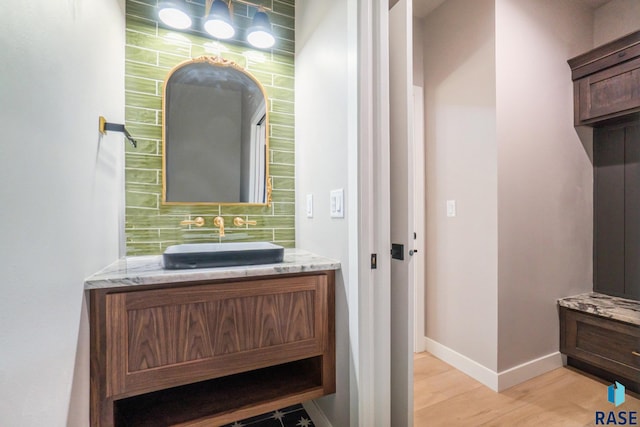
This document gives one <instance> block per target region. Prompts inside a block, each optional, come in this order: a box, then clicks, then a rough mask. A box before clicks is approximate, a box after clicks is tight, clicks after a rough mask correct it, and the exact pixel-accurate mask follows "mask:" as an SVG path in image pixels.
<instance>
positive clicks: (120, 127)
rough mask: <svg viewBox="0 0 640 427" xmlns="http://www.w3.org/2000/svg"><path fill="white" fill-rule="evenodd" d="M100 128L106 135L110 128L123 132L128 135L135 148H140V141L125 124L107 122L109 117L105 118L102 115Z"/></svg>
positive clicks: (99, 123) (99, 122)
mask: <svg viewBox="0 0 640 427" xmlns="http://www.w3.org/2000/svg"><path fill="white" fill-rule="evenodd" d="M98 130H99V131H100V133H101V134H103V135H105V134H106V133H107V131H108V130H112V131H114V132H122V133H124V136H126V137H127V139H128V140H129V142H130V143H131V145H133V147H134V148H138V142H137V141H136V140H135V139H133V138H132V137H131V134H130V133H129V131H128V130H127V129H126V128H125V127H124V125H119V124H116V123H107V119H105V118H104V117H103V116H100V118H99V121H98Z"/></svg>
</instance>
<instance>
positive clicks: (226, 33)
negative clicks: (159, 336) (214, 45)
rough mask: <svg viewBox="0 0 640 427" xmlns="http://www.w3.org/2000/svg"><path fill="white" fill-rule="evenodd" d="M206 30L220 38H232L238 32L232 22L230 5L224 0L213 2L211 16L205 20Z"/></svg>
mask: <svg viewBox="0 0 640 427" xmlns="http://www.w3.org/2000/svg"><path fill="white" fill-rule="evenodd" d="M204 30H205V31H206V32H207V33H209V34H211V35H212V36H213V37H215V38H218V39H230V38H231V37H233V35H234V34H235V33H236V30H235V28H233V25H232V24H231V14H230V13H229V6H228V5H227V4H226V3H225V2H224V1H222V0H214V1H213V3H211V10H210V11H209V16H207V18H206V20H205V21H204Z"/></svg>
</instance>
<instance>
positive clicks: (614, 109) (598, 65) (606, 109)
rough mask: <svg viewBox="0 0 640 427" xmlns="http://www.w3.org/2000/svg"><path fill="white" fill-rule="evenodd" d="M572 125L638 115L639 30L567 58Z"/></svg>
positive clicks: (594, 123)
mask: <svg viewBox="0 0 640 427" xmlns="http://www.w3.org/2000/svg"><path fill="white" fill-rule="evenodd" d="M568 62H569V66H570V67H571V72H572V74H571V77H572V80H573V82H574V86H573V93H574V123H575V125H576V126H577V125H600V124H602V123H607V122H611V121H612V119H616V118H618V117H622V116H627V115H629V114H638V113H640V31H637V32H635V33H631V34H629V35H627V36H625V37H623V38H620V39H617V40H614V41H613V42H611V43H607V44H605V45H603V46H601V47H599V48H596V49H593V50H591V51H589V52H587V53H585V54H583V55H580V56H577V57H575V58H572V59H570V60H569V61H568Z"/></svg>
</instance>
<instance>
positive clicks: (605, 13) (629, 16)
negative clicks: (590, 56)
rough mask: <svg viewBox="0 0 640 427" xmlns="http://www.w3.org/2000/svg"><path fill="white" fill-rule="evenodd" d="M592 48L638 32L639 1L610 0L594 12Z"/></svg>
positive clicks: (639, 26) (639, 25) (639, 24)
mask: <svg viewBox="0 0 640 427" xmlns="http://www.w3.org/2000/svg"><path fill="white" fill-rule="evenodd" d="M593 24H594V25H593V47H597V46H600V45H602V44H605V43H608V42H610V41H612V40H615V39H617V38H618V37H622V36H624V35H626V34H629V33H631V32H633V31H638V30H640V1H638V0H611V1H610V2H609V3H606V4H604V5H603V6H601V7H599V8H598V9H596V10H595V13H594V23H593Z"/></svg>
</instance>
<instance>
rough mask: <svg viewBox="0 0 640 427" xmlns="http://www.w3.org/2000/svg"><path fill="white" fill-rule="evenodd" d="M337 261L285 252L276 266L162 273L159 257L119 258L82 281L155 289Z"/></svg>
mask: <svg viewBox="0 0 640 427" xmlns="http://www.w3.org/2000/svg"><path fill="white" fill-rule="evenodd" d="M338 269H340V261H337V260H334V259H331V258H325V257H322V256H319V255H315V254H313V253H311V252H308V251H304V250H301V249H285V250H284V260H283V261H282V262H281V263H278V264H261V265H244V266H237V267H218V268H195V269H190V270H165V269H164V268H162V255H148V256H133V257H125V258H121V259H119V260H117V261H115V262H113V263H112V264H110V265H108V266H107V267H105V268H103V269H102V270H100V271H99V272H97V273H95V274H93V275H92V276H89V277H87V278H86V279H85V282H84V288H85V289H100V288H116V287H123V286H142V285H158V284H163V283H176V282H196V281H203V280H217V279H234V278H242V277H258V276H272V275H277V274H293V273H306V272H313V271H325V270H338Z"/></svg>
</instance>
